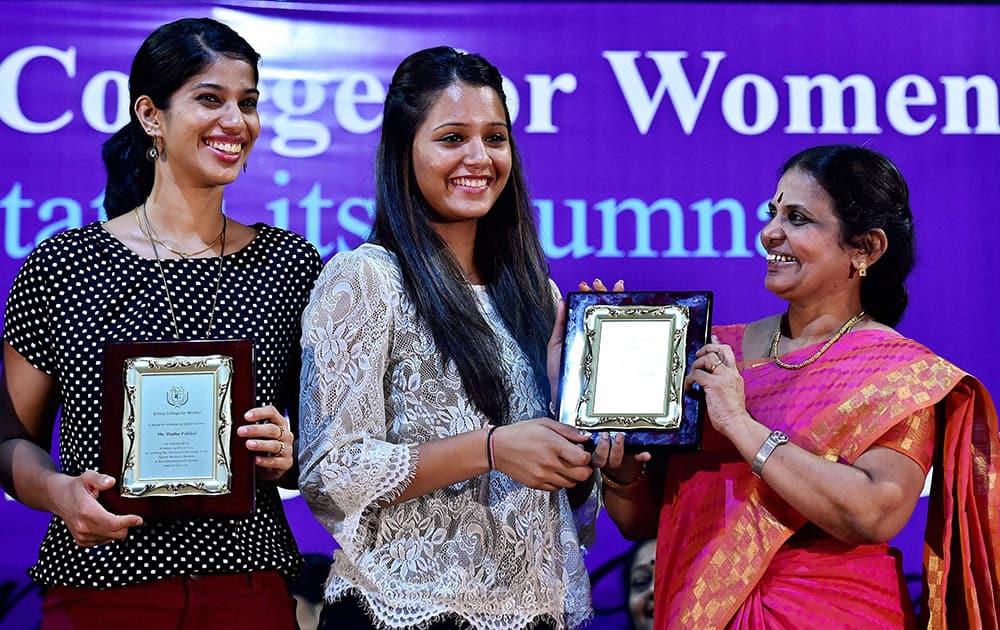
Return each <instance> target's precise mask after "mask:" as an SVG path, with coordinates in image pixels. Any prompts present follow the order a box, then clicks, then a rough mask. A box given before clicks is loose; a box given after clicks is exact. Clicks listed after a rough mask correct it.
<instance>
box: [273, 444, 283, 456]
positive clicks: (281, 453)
mask: <svg viewBox="0 0 1000 630" xmlns="http://www.w3.org/2000/svg"><path fill="white" fill-rule="evenodd" d="M278 444H279V445H280V446H279V447H278V452H277V453H275V454H274V456H275V457H281V456H282V455H284V453H285V443H284V442H278Z"/></svg>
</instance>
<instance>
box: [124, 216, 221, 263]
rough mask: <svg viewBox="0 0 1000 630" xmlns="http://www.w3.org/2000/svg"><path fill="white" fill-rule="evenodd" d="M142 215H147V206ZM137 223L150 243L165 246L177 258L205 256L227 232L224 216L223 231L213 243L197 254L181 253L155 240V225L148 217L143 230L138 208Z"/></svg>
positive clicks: (216, 236)
mask: <svg viewBox="0 0 1000 630" xmlns="http://www.w3.org/2000/svg"><path fill="white" fill-rule="evenodd" d="M142 213H143V214H146V206H145V205H143V206H142ZM135 222H136V224H137V225H138V226H139V231H140V232H142V235H143V236H145V237H146V238H147V239H149V241H150V243H158V244H160V245H163V246H164V247H165V248H167V250H168V251H169V252H170V253H172V254H173V255H175V256H180V257H181V258H194V257H195V256H198V255H199V254H204V253H205V252H207V251H208V250H210V249H212V248H213V247H215V244H216V243H218V242H219V239H221V238H222V235H223V234H224V233H225V231H226V216H225V215H222V229H221V230H220V231H219V233H218V234H216V235H215V238H213V239H212V242H211V243H209V244H208V245H206V246H205V247H203V248H201V249H199V250H198V251H196V252H184V251H181V250H178V249H174V248H173V247H171V246H169V245H167V244H166V243H164V242H163V241H161V240H160V239H158V238H154V237H153V234H154V233H155V230H154V229H153V224H152V223H150V222H149V217H148V216H147V217H146V229H143V227H142V223H141V222H140V221H139V209H138V208H135Z"/></svg>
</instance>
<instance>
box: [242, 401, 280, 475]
mask: <svg viewBox="0 0 1000 630" xmlns="http://www.w3.org/2000/svg"><path fill="white" fill-rule="evenodd" d="M243 418H244V419H245V420H246V422H247V423H248V424H245V425H243V426H241V427H240V428H239V429H237V430H236V433H237V435H239V436H240V437H242V438H247V442H246V445H247V449H249V450H251V451H253V452H255V453H258V455H257V456H256V458H255V462H254V463H255V464H256V465H257V478H258V479H262V480H265V481H274V480H276V479H279V478H281V476H282V475H284V474H285V473H286V472H288V470H289V469H291V467H292V466H293V465H294V464H295V436H294V435H293V434H292V430H291V428H289V427H290V424H289V422H288V418H286V417H285V416H283V415H281V413H279V412H278V410H277V409H275V408H274V406H272V405H268V406H266V407H256V408H254V409H251V410H250V411H248V412H246V414H244V416H243Z"/></svg>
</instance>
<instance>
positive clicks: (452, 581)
mask: <svg viewBox="0 0 1000 630" xmlns="http://www.w3.org/2000/svg"><path fill="white" fill-rule="evenodd" d="M477 296H478V298H479V307H480V308H481V309H482V311H483V313H484V315H485V317H486V319H487V321H489V322H491V324H492V325H493V327H494V330H495V331H496V333H497V336H498V338H499V339H500V342H501V347H500V349H499V354H500V356H499V357H498V360H500V361H501V362H502V363H503V366H504V368H505V373H506V374H507V375H508V376H509V379H510V382H511V383H512V397H511V401H510V409H511V417H512V418H516V419H518V420H523V419H529V418H536V417H542V416H545V415H546V412H545V410H544V409H543V408H542V402H541V397H540V396H539V395H538V393H537V389H536V386H535V382H534V380H533V378H532V376H531V368H530V367H529V365H528V362H527V360H526V359H525V357H524V355H523V354H522V352H521V351H520V348H519V347H518V345H517V343H516V342H515V340H514V339H513V338H512V337H511V336H510V334H509V333H508V332H507V330H506V328H505V327H504V325H503V324H502V320H501V319H500V317H499V315H498V314H497V313H496V312H495V311H494V310H493V307H492V303H491V301H490V299H489V297H488V294H487V293H486V291H485V290H477ZM457 332H458V333H459V334H460V331H457ZM302 348H303V365H302V399H301V400H302V402H301V414H300V416H301V417H300V419H299V421H300V429H301V438H300V455H299V461H300V465H301V470H302V472H301V477H300V483H299V485H300V487H301V490H302V494H303V496H304V497H305V499H306V501H307V502H308V504H309V507H310V508H311V509H312V512H313V514H314V515H315V516H316V518H317V519H319V521H320V522H321V523H322V524H323V525H324V526H325V527H326V528H327V529H328V530H329V531H330V533H332V534H333V536H334V537H335V538H336V540H337V542H338V543H339V544H340V549H338V550H337V551H336V552H335V553H334V563H333V569H332V571H331V575H330V578H329V581H328V582H327V585H326V599H327V601H335V600H337V599H338V598H340V597H341V596H342V595H344V594H345V592H347V591H349V590H354V591H355V592H357V594H358V595H360V596H361V598H362V599H363V600H364V601H365V602H366V605H367V606H368V607H370V610H371V612H372V613H373V615H374V617H375V618H376V619H377V620H378V621H379V622H380V623H381V624H384V625H385V626H388V627H391V628H403V627H413V626H420V625H424V624H426V623H427V622H428V621H430V620H432V619H433V618H435V617H439V616H441V615H442V614H448V613H451V614H456V615H458V616H460V617H462V618H463V619H465V620H467V621H468V622H470V623H471V624H472V625H473V626H475V627H476V628H484V629H489V630H499V629H508V628H509V629H513V628H524V627H526V626H527V625H528V624H530V623H531V622H532V620H534V619H536V618H538V617H540V616H547V617H550V618H551V619H552V620H555V622H556V623H557V625H559V626H560V627H562V626H568V627H575V626H577V625H580V624H581V623H582V622H583V621H584V620H585V619H586V618H587V617H588V616H589V615H590V588H589V582H588V578H587V573H586V570H585V568H584V565H583V560H582V556H581V552H580V546H579V542H578V538H577V531H576V526H575V525H574V521H573V515H572V513H571V511H570V507H569V502H568V500H567V498H566V493H565V492H558V493H553V492H544V491H540V490H532V489H530V488H527V487H526V486H523V485H521V484H520V483H517V482H515V481H513V480H512V479H511V478H510V477H508V476H506V475H504V474H503V473H500V472H498V471H494V472H492V473H490V474H488V475H483V476H482V477H478V478H474V479H470V480H468V481H464V482H461V483H457V484H455V485H453V486H450V487H447V488H443V489H441V490H438V491H435V492H431V493H429V494H426V495H424V496H421V497H418V498H415V499H412V500H410V501H406V502H405V503H401V504H398V505H389V506H384V507H382V506H380V504H381V503H384V502H385V501H387V500H391V499H392V498H394V497H396V496H398V495H399V494H400V493H401V492H402V491H403V490H404V489H405V488H406V487H407V485H408V484H409V482H410V480H411V479H412V478H413V475H414V473H415V470H416V465H417V462H416V453H417V451H416V450H415V449H411V446H412V445H416V444H420V443H422V442H426V441H428V440H432V439H435V438H441V437H446V436H450V435H456V434H458V433H462V432H465V431H473V430H476V429H479V428H481V427H483V426H484V425H485V424H486V423H487V421H486V418H485V417H484V416H483V415H481V414H480V413H479V412H478V410H477V409H476V408H475V407H474V406H473V404H472V403H471V402H470V401H469V399H468V398H467V397H466V394H465V392H464V391H463V389H462V382H461V379H460V377H459V374H458V371H457V369H456V367H455V365H454V364H453V363H451V362H449V364H448V365H443V364H442V361H441V358H440V356H439V353H438V350H437V347H436V346H435V344H434V339H433V336H432V335H431V332H430V329H429V328H428V327H427V325H426V324H425V322H424V321H423V320H421V319H419V318H418V317H417V315H416V311H415V309H414V306H413V304H412V303H411V301H410V300H409V299H408V298H407V296H406V294H405V292H404V290H403V286H402V281H401V278H400V271H399V267H398V265H397V263H396V259H395V256H394V255H392V254H391V253H389V252H387V251H386V250H385V249H383V248H381V247H379V246H377V245H371V244H366V245H362V246H361V247H359V248H358V249H357V250H355V251H353V252H343V253H340V254H337V255H336V256H335V257H334V258H333V259H332V260H331V261H330V262H329V263H328V264H327V266H326V268H325V269H324V270H323V273H322V275H321V276H320V278H319V280H318V281H317V283H316V287H315V289H314V290H313V294H312V299H311V301H310V304H309V306H308V307H307V309H306V312H305V314H304V316H303V334H302Z"/></svg>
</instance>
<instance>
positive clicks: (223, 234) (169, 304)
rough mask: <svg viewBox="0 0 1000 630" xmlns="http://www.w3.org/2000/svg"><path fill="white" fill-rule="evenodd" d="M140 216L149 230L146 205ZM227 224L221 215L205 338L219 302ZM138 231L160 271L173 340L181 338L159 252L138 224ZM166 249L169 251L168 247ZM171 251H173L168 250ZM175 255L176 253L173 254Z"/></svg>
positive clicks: (226, 220) (209, 331)
mask: <svg viewBox="0 0 1000 630" xmlns="http://www.w3.org/2000/svg"><path fill="white" fill-rule="evenodd" d="M142 215H143V218H145V219H146V228H147V229H151V224H150V222H149V216H148V215H146V204H142ZM135 218H136V221H138V220H139V213H138V209H136V217H135ZM228 224H229V219H228V218H227V217H226V215H222V232H221V234H219V236H220V237H221V238H222V247H221V248H220V249H219V272H218V273H217V274H216V276H215V295H213V296H212V310H211V311H209V313H208V328H207V329H206V330H205V336H206V337H207V336H208V335H209V333H211V332H212V321H213V320H214V319H215V307H216V305H217V304H218V302H219V288H220V287H221V286H222V265H223V264H224V263H225V260H226V258H225V255H226V226H227V225H228ZM139 231H140V232H142V233H143V235H144V236H145V237H146V238H147V239H149V245H150V246H151V247H152V248H153V257H154V258H155V259H156V267H157V268H158V269H159V270H160V280H161V281H163V291H164V292H165V293H166V295H167V307H168V308H169V309H170V321H171V322H173V324H174V339H178V340H179V339H180V338H181V331H180V328H179V327H178V326H177V315H176V313H175V312H174V301H173V300H172V299H171V297H170V287H169V286H168V285H167V274H165V273H163V263H162V262H161V261H160V252H159V251H158V250H157V249H156V243H157V241H156V239H154V238H153V237H152V236H150V235H149V234H148V233H147V232H145V231H143V229H142V224H141V223H140V224H139ZM161 244H162V243H161ZM167 249H170V248H169V247H168V248H167ZM170 251H173V250H170ZM174 253H177V252H174Z"/></svg>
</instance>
